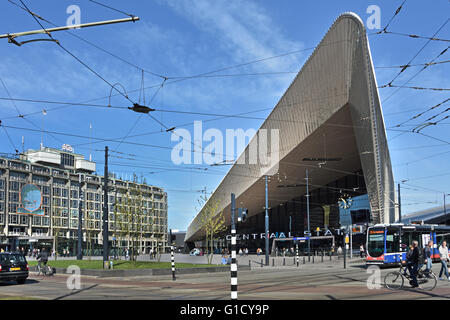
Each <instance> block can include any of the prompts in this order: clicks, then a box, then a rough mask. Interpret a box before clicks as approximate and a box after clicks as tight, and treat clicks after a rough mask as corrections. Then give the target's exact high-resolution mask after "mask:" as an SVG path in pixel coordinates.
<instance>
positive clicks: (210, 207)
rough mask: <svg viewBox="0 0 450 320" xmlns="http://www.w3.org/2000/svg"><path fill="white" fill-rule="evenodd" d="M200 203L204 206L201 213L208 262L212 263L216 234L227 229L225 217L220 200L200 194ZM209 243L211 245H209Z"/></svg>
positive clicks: (200, 218)
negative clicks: (209, 198) (220, 209)
mask: <svg viewBox="0 0 450 320" xmlns="http://www.w3.org/2000/svg"><path fill="white" fill-rule="evenodd" d="M198 202H199V204H200V205H202V206H203V208H202V209H201V211H200V214H199V224H200V229H201V230H203V232H204V233H205V237H206V248H208V250H207V255H206V257H207V259H208V264H211V262H212V259H213V256H214V239H215V236H216V235H217V234H218V233H220V232H222V231H225V230H226V227H225V217H224V215H223V211H219V205H220V201H217V200H210V201H208V197H207V196H206V195H202V196H200V199H199V200H198ZM208 243H209V247H208Z"/></svg>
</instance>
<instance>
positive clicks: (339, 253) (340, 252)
mask: <svg viewBox="0 0 450 320" xmlns="http://www.w3.org/2000/svg"><path fill="white" fill-rule="evenodd" d="M337 254H338V255H339V256H340V255H341V254H342V248H341V246H339V247H338V249H337Z"/></svg>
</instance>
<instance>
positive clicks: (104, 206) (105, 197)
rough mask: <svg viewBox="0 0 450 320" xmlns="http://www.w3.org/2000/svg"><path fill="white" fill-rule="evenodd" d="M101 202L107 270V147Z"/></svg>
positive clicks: (105, 266) (104, 254)
mask: <svg viewBox="0 0 450 320" xmlns="http://www.w3.org/2000/svg"><path fill="white" fill-rule="evenodd" d="M103 188H104V189H103V192H104V200H103V269H107V268H108V249H109V248H108V220H109V219H108V218H109V217H108V211H109V210H108V209H109V208H108V146H106V147H105V177H104V185H103Z"/></svg>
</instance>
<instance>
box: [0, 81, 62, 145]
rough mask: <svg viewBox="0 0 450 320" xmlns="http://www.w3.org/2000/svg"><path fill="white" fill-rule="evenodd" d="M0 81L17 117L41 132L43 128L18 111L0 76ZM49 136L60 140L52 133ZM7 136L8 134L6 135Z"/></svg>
mask: <svg viewBox="0 0 450 320" xmlns="http://www.w3.org/2000/svg"><path fill="white" fill-rule="evenodd" d="M0 81H1V82H2V85H3V88H4V89H5V91H6V94H7V95H8V97H9V100H10V101H11V104H12V105H13V106H14V108H15V109H16V111H17V118H20V119H23V120H25V121H26V122H28V123H30V124H31V125H32V126H33V127H35V128H38V129H40V130H41V132H42V129H43V128H39V126H38V125H36V124H35V123H34V122H32V121H31V120H30V119H27V118H26V117H25V115H23V114H22V112H20V110H19V108H18V107H17V104H16V102H15V101H14V100H12V99H11V94H10V93H9V90H8V88H7V87H6V84H5V82H4V81H3V79H2V78H1V77H0ZM41 112H42V111H40V113H41ZM5 131H6V129H5ZM49 136H50V137H52V138H53V139H54V140H56V141H58V142H62V141H61V140H59V139H58V138H56V137H55V136H53V135H51V134H49ZM8 137H9V136H8ZM16 150H17V149H16Z"/></svg>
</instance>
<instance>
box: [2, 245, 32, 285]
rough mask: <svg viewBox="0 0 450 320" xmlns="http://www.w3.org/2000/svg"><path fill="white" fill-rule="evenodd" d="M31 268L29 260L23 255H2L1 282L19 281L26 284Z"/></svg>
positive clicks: (7, 253) (4, 253)
mask: <svg viewBox="0 0 450 320" xmlns="http://www.w3.org/2000/svg"><path fill="white" fill-rule="evenodd" d="M28 273H29V267H28V263H27V259H26V258H25V257H24V256H23V255H22V254H21V253H9V252H2V253H0V281H11V280H14V281H17V283H19V284H23V283H25V280H26V279H27V278H28Z"/></svg>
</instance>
